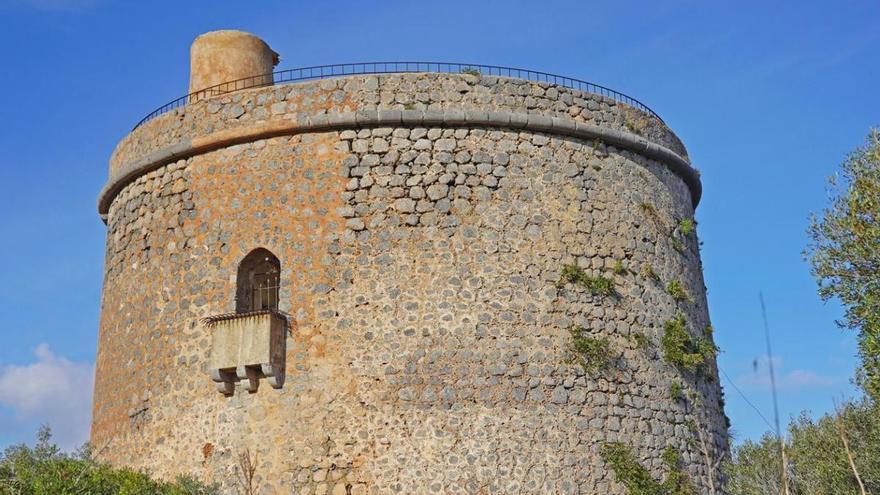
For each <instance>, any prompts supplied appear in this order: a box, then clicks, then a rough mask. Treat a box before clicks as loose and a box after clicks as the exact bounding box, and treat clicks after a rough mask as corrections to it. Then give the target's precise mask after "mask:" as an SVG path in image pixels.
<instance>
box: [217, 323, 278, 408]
mask: <svg viewBox="0 0 880 495" xmlns="http://www.w3.org/2000/svg"><path fill="white" fill-rule="evenodd" d="M204 323H205V325H206V326H207V327H208V328H209V329H210V332H211V359H210V362H209V373H210V375H211V379H212V380H214V382H216V384H217V390H218V391H219V392H221V393H223V394H224V395H232V394H233V393H234V392H235V383H236V382H238V381H243V382H244V389H245V390H247V391H248V392H252V393H253V392H256V391H257V388H258V387H259V380H260V379H261V378H266V381H267V382H269V385H271V386H272V387H273V388H281V387H282V385H283V384H284V361H285V337H286V332H287V318H286V317H285V316H284V315H283V314H281V313H279V312H277V311H272V310H269V311H257V312H251V313H240V314H234V313H231V314H224V315H216V316H209V317H207V318H205V319H204Z"/></svg>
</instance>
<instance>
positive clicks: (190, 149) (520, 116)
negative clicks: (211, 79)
mask: <svg viewBox="0 0 880 495" xmlns="http://www.w3.org/2000/svg"><path fill="white" fill-rule="evenodd" d="M364 127H495V128H503V129H514V130H526V131H534V132H543V133H547V134H555V135H560V136H567V137H574V138H579V139H589V140H593V139H599V140H601V141H603V142H604V143H606V144H611V145H613V146H617V147H620V148H624V149H627V150H630V151H633V152H636V153H639V154H641V155H643V156H645V157H647V158H651V159H654V160H657V161H659V162H661V163H663V164H665V165H666V166H667V167H669V169H670V170H671V171H672V172H674V173H675V174H677V175H678V176H679V177H681V178H682V180H683V181H684V182H685V184H687V186H688V189H689V190H690V193H691V200H692V202H693V206H694V207H695V208H696V206H697V203H699V201H700V195H701V194H702V185H701V183H700V176H699V172H697V170H696V169H694V168H693V167H691V165H690V163H689V162H688V161H687V160H686V159H684V158H683V157H681V156H680V155H678V154H677V153H675V152H674V151H672V150H670V149H669V148H666V147H665V146H661V145H659V144H656V143H653V142H651V141H648V140H647V139H645V138H643V137H641V136H638V135H636V134H632V133H628V132H623V131H619V130H616V129H612V128H609V127H602V126H597V125H593V124H586V123H582V122H576V121H574V120H571V119H566V118H559V117H549V116H546V115H538V114H531V113H518V112H507V111H485V112H484V111H473V110H457V109H447V110H436V111H434V110H424V111H423V110H382V109H380V110H362V111H358V112H339V113H330V114H322V115H314V116H311V117H305V118H300V119H298V120H296V121H294V120H277V121H268V122H264V123H256V124H253V125H250V126H247V127H240V128H235V129H226V130H222V131H217V132H213V133H211V134H207V135H205V136H200V137H197V138H193V139H191V140H183V141H180V142H178V143H177V144H174V145H171V146H168V147H166V148H164V149H161V150H158V151H156V152H153V153H150V154H148V155H146V156H144V157H142V158H140V159H137V160H134V161H131V162H129V163H126V164H124V165H122V166H121V167H119V169H118V172H117V173H115V174H114V175H113V176H111V177H110V179H109V180H108V181H107V184H105V185H104V187H103V188H102V189H101V192H100V194H99V195H98V213H99V214H100V216H101V218H102V219H103V220H104V221H105V223H106V221H107V214H108V212H109V210H110V204H111V203H112V202H113V198H115V197H116V195H117V194H118V193H119V192H120V191H121V190H122V189H123V188H124V187H125V186H126V185H128V184H129V183H130V182H132V181H133V180H135V179H136V178H137V177H139V176H141V175H143V174H145V173H148V172H150V171H152V170H155V169H157V168H159V167H162V166H163V165H167V164H169V163H172V162H174V161H177V160H181V159H186V158H189V157H192V156H196V155H200V154H202V153H207V152H209V151H213V150H217V149H221V148H225V147H227V146H232V145H235V144H240V143H246V142H252V141H256V140H259V139H265V138H270V137H276V136H286V135H294V134H305V133H312V132H324V131H334V130H345V129H356V128H364Z"/></svg>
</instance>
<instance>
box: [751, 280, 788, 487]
mask: <svg viewBox="0 0 880 495" xmlns="http://www.w3.org/2000/svg"><path fill="white" fill-rule="evenodd" d="M758 299H760V300H761V318H762V319H763V320H764V338H765V339H766V341H767V361H768V363H769V366H770V388H771V390H772V392H773V422H774V423H775V424H776V439H777V440H778V441H779V461H780V467H781V470H780V476H779V479H780V482H781V483H782V486H780V493H781V494H782V495H788V473H787V472H786V471H787V470H786V466H787V464H788V463H787V462H786V461H785V440H784V439H783V438H782V432H781V431H780V429H779V402H778V400H777V399H776V375H775V374H774V372H773V350H772V349H771V348H770V325H768V324H767V308H766V306H765V305H764V294H762V293H760V292H758Z"/></svg>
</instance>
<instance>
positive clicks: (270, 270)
mask: <svg viewBox="0 0 880 495" xmlns="http://www.w3.org/2000/svg"><path fill="white" fill-rule="evenodd" d="M280 275H281V262H279V261H278V258H277V257H276V256H275V255H274V254H272V253H271V252H270V251H269V250H268V249H263V248H257V249H254V250H253V251H251V252H250V253H248V255H247V256H245V257H244V259H243V260H241V264H239V265H238V278H237V287H236V292H235V312H236V313H250V312H252V311H262V310H267V309H274V310H277V309H278V289H279V287H280V285H281V283H280V281H281V277H280Z"/></svg>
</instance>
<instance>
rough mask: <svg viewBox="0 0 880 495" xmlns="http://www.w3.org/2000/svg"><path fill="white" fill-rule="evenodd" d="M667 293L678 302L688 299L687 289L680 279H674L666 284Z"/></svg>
mask: <svg viewBox="0 0 880 495" xmlns="http://www.w3.org/2000/svg"><path fill="white" fill-rule="evenodd" d="M666 293H667V294H669V295H670V296H672V298H673V299H675V301H676V302H678V301H684V300H686V299H688V294H687V291H686V290H684V286H683V285H682V284H681V282H679V281H678V280H672V281H671V282H669V283H668V284H666Z"/></svg>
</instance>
